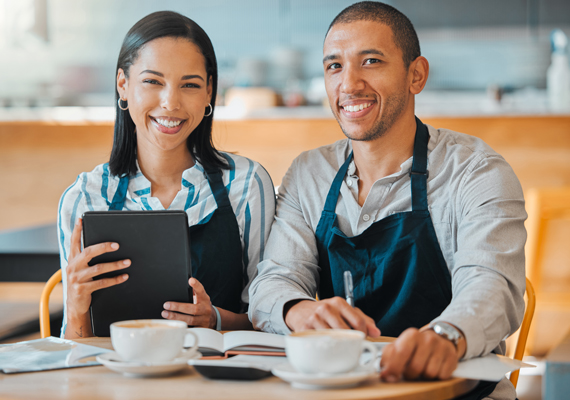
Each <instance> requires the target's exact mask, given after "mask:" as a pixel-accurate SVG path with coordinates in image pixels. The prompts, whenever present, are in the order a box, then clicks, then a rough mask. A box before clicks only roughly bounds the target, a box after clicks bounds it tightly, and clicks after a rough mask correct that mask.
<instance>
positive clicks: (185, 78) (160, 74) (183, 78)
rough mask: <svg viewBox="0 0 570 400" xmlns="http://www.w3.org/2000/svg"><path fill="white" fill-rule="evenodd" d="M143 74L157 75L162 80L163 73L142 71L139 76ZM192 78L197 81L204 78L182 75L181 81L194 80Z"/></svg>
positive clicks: (150, 70) (148, 70)
mask: <svg viewBox="0 0 570 400" xmlns="http://www.w3.org/2000/svg"><path fill="white" fill-rule="evenodd" d="M144 73H147V74H154V75H157V76H160V77H162V78H164V74H163V73H161V72H157V71H153V70H152V69H145V70H144V71H142V72H141V73H140V75H142V74H144ZM194 78H197V79H200V80H201V81H204V78H202V77H201V76H200V75H184V76H183V77H182V79H181V80H183V81H186V80H188V79H194Z"/></svg>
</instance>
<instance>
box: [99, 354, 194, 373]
mask: <svg viewBox="0 0 570 400" xmlns="http://www.w3.org/2000/svg"><path fill="white" fill-rule="evenodd" d="M201 357H202V354H201V353H200V352H199V351H197V352H195V353H194V354H193V355H192V356H191V357H179V358H175V359H174V360H172V361H167V362H160V363H133V362H128V361H123V360H121V357H119V355H118V354H117V353H115V352H114V351H113V352H110V353H104V354H100V355H98V356H97V361H99V362H100V363H101V364H103V365H104V366H105V367H107V368H109V369H110V370H113V371H115V372H120V373H122V374H123V375H125V376H130V377H135V378H140V377H149V376H164V375H169V374H173V373H174V372H176V371H180V370H181V369H183V368H186V367H187V366H188V360H192V359H196V358H201Z"/></svg>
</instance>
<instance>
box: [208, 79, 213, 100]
mask: <svg viewBox="0 0 570 400" xmlns="http://www.w3.org/2000/svg"><path fill="white" fill-rule="evenodd" d="M212 86H213V84H212V77H211V76H210V78H209V79H208V88H207V93H208V103H212Z"/></svg>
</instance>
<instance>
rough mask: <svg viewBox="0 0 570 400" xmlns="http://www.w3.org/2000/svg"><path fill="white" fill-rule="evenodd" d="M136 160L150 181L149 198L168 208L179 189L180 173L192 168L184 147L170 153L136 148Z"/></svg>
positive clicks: (190, 157) (186, 149)
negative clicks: (157, 200) (153, 198)
mask: <svg viewBox="0 0 570 400" xmlns="http://www.w3.org/2000/svg"><path fill="white" fill-rule="evenodd" d="M137 160H138V163H139V168H140V170H141V172H142V173H143V175H144V176H145V177H146V178H147V179H148V180H149V181H150V184H151V196H153V197H158V199H159V200H160V202H161V203H162V205H163V207H164V208H168V207H169V206H170V204H171V203H172V200H174V197H176V194H177V193H178V191H180V188H181V182H182V173H183V172H184V171H185V170H187V169H188V168H191V167H192V166H194V159H193V158H192V155H191V154H190V151H189V150H188V148H187V147H186V146H180V147H179V148H177V149H173V150H170V151H156V150H154V151H148V149H145V148H144V146H140V145H139V146H138V147H137Z"/></svg>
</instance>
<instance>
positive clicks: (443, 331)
mask: <svg viewBox="0 0 570 400" xmlns="http://www.w3.org/2000/svg"><path fill="white" fill-rule="evenodd" d="M429 329H432V330H433V331H434V332H435V333H437V334H438V335H439V336H441V337H444V338H446V339H447V340H449V341H450V342H451V343H453V345H454V346H455V348H456V349H457V342H458V341H459V339H461V338H462V337H463V334H462V333H461V332H460V331H459V329H457V328H456V327H454V326H453V325H451V324H448V323H447V322H443V321H437V322H432V323H431V324H429Z"/></svg>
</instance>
